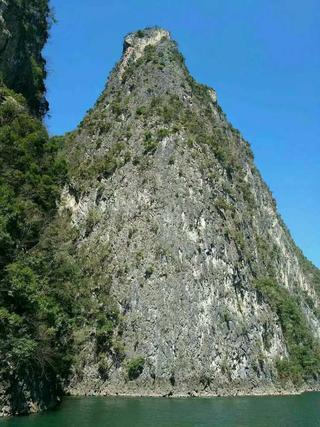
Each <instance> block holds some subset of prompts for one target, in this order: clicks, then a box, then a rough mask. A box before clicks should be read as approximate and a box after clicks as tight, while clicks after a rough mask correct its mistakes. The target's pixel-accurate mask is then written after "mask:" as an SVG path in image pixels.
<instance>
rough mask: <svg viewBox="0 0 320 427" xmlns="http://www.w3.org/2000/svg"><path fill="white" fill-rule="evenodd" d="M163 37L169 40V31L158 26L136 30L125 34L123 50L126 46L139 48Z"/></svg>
mask: <svg viewBox="0 0 320 427" xmlns="http://www.w3.org/2000/svg"><path fill="white" fill-rule="evenodd" d="M163 38H166V39H168V40H170V39H171V37H170V33H169V31H167V30H165V29H163V28H160V27H151V28H145V29H143V30H138V31H135V32H132V33H129V34H127V36H126V37H125V39H124V46H123V50H124V52H125V51H126V50H127V49H128V48H139V47H141V46H143V47H145V46H147V45H149V44H156V43H158V42H159V41H160V40H162V39H163Z"/></svg>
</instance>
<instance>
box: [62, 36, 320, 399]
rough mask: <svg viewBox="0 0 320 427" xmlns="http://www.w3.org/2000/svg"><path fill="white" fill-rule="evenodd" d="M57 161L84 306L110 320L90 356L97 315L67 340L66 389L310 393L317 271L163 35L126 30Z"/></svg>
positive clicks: (239, 141) (208, 94)
mask: <svg viewBox="0 0 320 427" xmlns="http://www.w3.org/2000/svg"><path fill="white" fill-rule="evenodd" d="M67 153H68V154H67V156H68V162H69V168H70V175H71V182H70V185H69V186H68V187H67V188H65V190H64V192H63V194H62V198H61V205H60V217H65V218H70V219H68V221H69V225H70V227H71V228H72V229H75V230H76V231H77V233H78V237H77V240H76V250H77V252H78V254H79V257H80V254H81V260H82V261H81V263H82V265H83V268H84V269H86V271H87V274H88V275H91V286H92V288H91V298H92V299H94V300H96V302H97V304H98V305H99V304H100V306H101V309H102V311H103V304H104V303H103V298H104V297H106V296H108V298H110V300H112V301H113V303H114V306H115V307H116V309H117V310H118V311H119V313H120V316H119V319H120V320H119V322H118V326H117V327H116V328H114V329H112V330H111V329H110V330H109V332H108V334H109V335H108V345H107V346H105V347H103V346H102V348H100V350H99V349H98V347H99V336H98V334H97V324H96V322H92V323H91V324H90V322H89V323H88V324H87V325H86V328H83V327H82V328H81V327H80V328H79V331H78V332H77V331H75V342H76V345H77V346H78V356H77V360H76V362H75V364H74V368H73V372H72V375H71V378H70V384H69V386H68V390H69V392H71V393H73V394H82V393H89V394H94V393H132V394H134V393H138V394H152V393H155V394H167V393H169V394H172V393H173V394H188V393H189V394H190V393H191V394H194V393H203V394H205V393H211V394H219V393H220V394H233V393H260V392H261V393H263V392H276V391H281V390H287V391H290V390H293V389H294V388H296V389H307V388H316V387H317V378H318V361H317V360H315V359H317V358H316V356H315V355H316V354H317V349H318V347H317V345H318V344H317V337H319V333H320V329H319V318H318V309H319V285H318V283H319V272H318V270H317V269H315V268H314V267H313V266H312V265H311V264H310V263H309V262H308V261H307V260H305V258H304V257H303V255H302V254H301V252H300V251H299V250H298V249H297V248H296V246H295V244H294V242H293V240H292V239H291V237H290V235H289V232H288V231H287V229H286V228H285V226H284V224H283V223H282V221H281V219H280V217H279V215H278V214H277V211H276V206H275V202H274V200H273V198H272V195H271V193H270V191H269V190H268V188H267V187H266V185H265V184H264V182H263V181H262V179H261V177H260V175H259V172H258V171H257V169H256V168H255V166H254V163H253V156H252V153H251V150H250V148H249V145H248V143H247V142H246V141H245V140H244V139H243V138H242V137H241V135H240V133H239V132H238V131H237V130H236V129H234V128H233V127H232V126H231V124H230V123H229V122H228V121H227V119H226V117H225V115H224V114H223V112H222V111H221V108H220V107H219V105H218V103H217V99H216V94H215V92H214V90H213V89H210V88H208V87H206V86H203V85H199V84H198V83H196V82H195V81H194V80H193V78H192V77H191V76H190V75H189V73H188V71H187V69H186V67H185V65H184V61H183V58H182V56H181V54H180V53H179V51H178V50H177V47H176V44H175V42H173V41H172V40H171V38H170V35H169V33H168V32H166V31H164V30H161V29H157V28H154V29H147V30H144V31H139V32H137V33H133V34H130V35H129V36H127V37H126V39H125V43H124V52H123V57H122V59H121V61H120V62H119V64H118V65H117V66H116V67H115V69H114V71H113V72H112V74H111V76H110V79H109V82H108V85H107V87H106V89H105V91H104V93H103V94H102V95H101V97H100V98H99V100H98V102H97V104H96V106H95V107H94V109H93V110H91V111H90V112H89V113H88V115H87V117H86V118H85V119H84V121H83V122H82V123H81V125H80V126H79V129H78V130H77V131H76V132H75V133H74V134H73V135H71V136H70V138H69V142H68V146H67ZM90 272H91V273H90ZM102 296H103V297H102ZM100 299H101V301H100ZM286 304H289V305H288V306H287V305H286ZM288 313H289V314H288ZM287 314H288V316H287ZM295 323H296V324H295ZM295 328H296V329H295ZM80 330H82V333H81V334H80ZM79 335H81V338H79ZM299 341H300V344H299ZM299 345H300V347H299ZM100 347H101V346H100ZM306 348H309V350H310V352H309V353H308V351H309V350H308V351H307V350H306V351H307V353H308V354H307V359H308V360H309V362H310V360H311V359H312V360H313V362H312V363H313V364H312V363H311V362H310V363H309V365H310V366H311V365H312V369H311V368H310V369H309V370H308V368H307V366H309V365H308V362H307V361H306V360H304V359H303V357H302V356H301V354H302V353H303V354H304V351H305V349H306ZM299 349H300V350H301V351H300V350H299ZM294 384H295V385H294Z"/></svg>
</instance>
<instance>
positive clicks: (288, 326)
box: [255, 278, 320, 383]
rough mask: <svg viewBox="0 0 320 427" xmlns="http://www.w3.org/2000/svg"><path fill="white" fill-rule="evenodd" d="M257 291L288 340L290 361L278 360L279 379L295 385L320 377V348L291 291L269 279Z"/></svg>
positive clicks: (260, 282)
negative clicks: (278, 321)
mask: <svg viewBox="0 0 320 427" xmlns="http://www.w3.org/2000/svg"><path fill="white" fill-rule="evenodd" d="M255 285H256V288H257V290H258V291H259V292H260V293H261V294H262V296H263V298H264V299H265V300H266V301H267V302H268V304H269V305H270V306H271V308H272V309H273V310H274V311H275V312H276V313H277V315H278V317H279V320H280V324H281V328H282V332H283V335H284V338H285V341H286V345H287V349H288V353H289V359H288V360H282V361H278V363H277V368H278V373H279V376H280V378H283V379H288V378H290V379H291V380H292V381H294V382H295V383H299V382H300V381H302V380H303V379H308V378H312V377H318V376H319V374H320V360H319V352H320V346H319V343H318V342H317V341H316V339H315V338H314V337H313V335H312V333H311V331H310V328H309V326H308V324H307V322H306V319H305V316H304V314H303V312H302V309H301V307H300V305H299V303H298V301H297V300H296V298H295V297H294V296H292V295H291V294H290V293H289V291H288V290H287V289H285V288H283V287H281V286H279V285H278V284H277V283H276V282H275V281H274V280H272V279H270V278H263V279H260V280H258V281H257V282H256V284H255Z"/></svg>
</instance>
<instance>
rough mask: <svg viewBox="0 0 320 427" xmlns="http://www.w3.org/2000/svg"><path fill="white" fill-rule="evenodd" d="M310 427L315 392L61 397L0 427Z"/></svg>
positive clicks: (319, 414) (319, 401) (318, 420)
mask: <svg viewBox="0 0 320 427" xmlns="http://www.w3.org/2000/svg"><path fill="white" fill-rule="evenodd" d="M53 426H55V427H85V426H86V427H87V426H92V427H109V426H110V427H126V426H128V427H207V426H208V427H209V426H210V427H211V426H217V427H233V426H234V427H251V426H252V427H269V426H272V427H278V426H279V427H287V426H288V427H300V426H303V427H314V426H320V393H307V394H303V395H301V396H277V397H271V396H270V397H230V398H223V397H221V398H220V397H219V398H208V399H202V398H189V399H165V398H121V397H118V398H114V397H88V398H66V399H65V400H64V401H63V403H62V405H61V406H60V408H59V409H57V410H54V411H49V412H47V413H45V414H40V415H31V416H29V417H15V418H9V419H4V420H1V421H0V427H53Z"/></svg>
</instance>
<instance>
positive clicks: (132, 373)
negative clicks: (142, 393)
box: [127, 356, 145, 381]
mask: <svg viewBox="0 0 320 427" xmlns="http://www.w3.org/2000/svg"><path fill="white" fill-rule="evenodd" d="M144 364H145V360H144V358H143V357H141V356H139V357H136V358H135V359H132V360H131V361H130V362H129V363H128V365H127V372H128V378H129V380H130V381H132V380H136V379H137V378H138V377H140V375H141V374H142V372H143V368H144Z"/></svg>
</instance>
